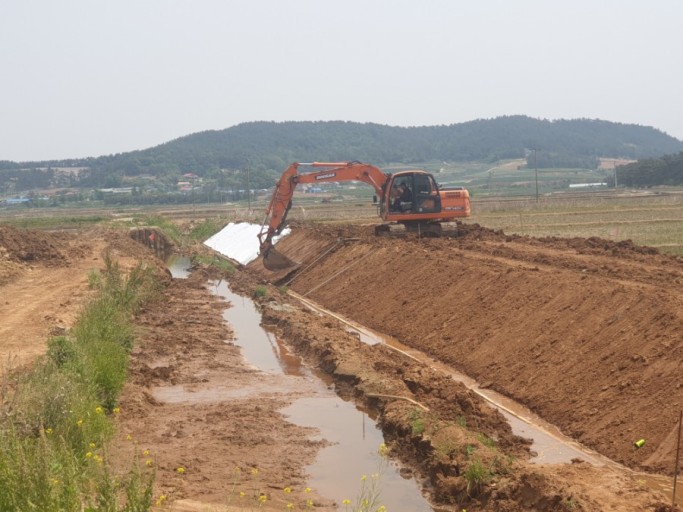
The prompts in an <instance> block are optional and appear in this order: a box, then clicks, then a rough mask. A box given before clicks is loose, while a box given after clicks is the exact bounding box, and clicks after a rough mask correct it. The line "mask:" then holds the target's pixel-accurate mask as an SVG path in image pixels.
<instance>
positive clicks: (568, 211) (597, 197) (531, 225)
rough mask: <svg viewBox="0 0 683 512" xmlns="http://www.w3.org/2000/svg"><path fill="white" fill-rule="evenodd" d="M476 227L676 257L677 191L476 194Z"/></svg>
mask: <svg viewBox="0 0 683 512" xmlns="http://www.w3.org/2000/svg"><path fill="white" fill-rule="evenodd" d="M265 208H266V203H265V201H258V202H252V204H251V209H250V210H249V209H248V208H247V207H246V205H244V204H240V205H225V204H217V203H214V204H203V205H196V206H195V207H193V206H190V205H185V206H182V207H155V208H140V207H136V208H119V209H115V210H112V209H101V210H100V209H82V210H66V211H65V210H60V209H56V210H50V209H32V210H17V211H9V210H5V211H3V212H0V222H7V223H11V224H14V225H16V226H20V227H31V228H39V229H64V228H67V229H73V228H79V227H85V226H87V225H89V224H96V223H100V222H105V223H111V224H112V225H118V226H130V225H134V224H139V223H140V222H143V223H144V222H145V219H147V218H149V217H150V216H160V217H165V218H169V219H171V218H172V219H187V220H189V219H196V218H213V219H216V220H217V222H218V223H220V222H223V223H227V222H231V221H243V220H249V221H251V222H256V223H260V222H263V220H264V213H265ZM472 212H473V213H472V217H470V218H469V219H467V220H466V222H476V223H478V224H481V225H482V226H485V227H488V228H491V229H502V230H503V231H504V232H505V233H509V234H513V233H514V234H521V235H529V236H534V237H542V236H559V237H591V236H596V237H600V238H605V239H608V240H627V239H630V240H632V241H633V242H634V243H636V244H639V245H649V246H653V247H657V248H659V249H660V250H661V251H662V252H668V253H673V254H683V191H676V190H672V191H669V192H667V193H658V194H653V193H648V192H641V193H628V192H623V191H622V192H620V193H615V192H614V191H609V192H607V193H576V194H572V193H568V194H556V195H548V196H544V195H541V196H540V197H539V200H538V201H536V198H535V196H533V195H532V196H523V197H510V196H500V197H491V196H484V197H481V196H476V197H474V198H473V201H472ZM288 218H289V219H290V220H300V221H312V222H344V221H357V222H364V223H377V222H379V218H378V216H377V208H376V206H375V205H373V204H372V202H371V199H370V198H368V197H358V198H351V197H348V196H347V197H346V198H345V199H344V200H343V201H341V202H337V201H334V202H331V203H321V202H320V198H312V197H304V196H301V197H297V198H295V200H294V206H293V207H292V209H291V211H290V213H289V215H288Z"/></svg>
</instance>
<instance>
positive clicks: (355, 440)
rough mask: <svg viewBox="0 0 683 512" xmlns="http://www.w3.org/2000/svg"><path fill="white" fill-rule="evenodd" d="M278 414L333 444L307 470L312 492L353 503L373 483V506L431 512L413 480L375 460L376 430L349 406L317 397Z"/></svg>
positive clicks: (378, 435)
mask: <svg viewBox="0 0 683 512" xmlns="http://www.w3.org/2000/svg"><path fill="white" fill-rule="evenodd" d="M282 412H283V413H284V414H285V415H286V416H287V417H288V418H289V420H290V421H292V422H293V423H295V424H297V425H302V426H311V425H315V426H316V427H317V428H318V429H320V439H326V440H328V441H331V442H333V443H335V444H333V445H332V446H328V447H326V448H324V449H323V450H321V451H320V453H319V455H318V459H317V460H316V462H314V463H313V464H312V465H311V466H309V467H308V468H307V472H308V474H309V481H310V482H311V485H312V486H315V489H316V491H317V492H319V493H321V494H323V495H324V496H328V497H334V499H336V500H337V501H338V502H339V503H341V502H342V500H344V499H349V500H351V502H352V503H355V501H356V497H357V496H358V494H359V493H360V492H361V488H362V486H363V485H365V486H366V488H368V487H369V486H371V485H372V483H373V481H374V482H376V483H377V484H378V489H379V491H380V497H379V503H381V504H382V505H384V506H385V507H386V508H387V510H410V511H411V512H430V511H431V510H432V508H431V507H430V506H429V504H428V502H427V501H426V500H425V499H424V498H423V497H422V495H421V494H420V491H419V489H418V485H417V482H415V480H413V479H412V478H410V477H408V479H404V478H403V477H402V476H401V474H400V472H399V468H398V467H397V466H395V465H394V464H392V463H391V462H387V461H386V460H384V461H383V459H382V458H381V457H380V456H379V454H378V449H379V447H380V445H381V444H382V443H383V442H384V438H383V436H382V432H381V431H380V430H378V429H377V428H376V427H375V422H374V421H373V420H372V419H370V418H369V417H368V415H367V414H366V413H365V412H363V411H361V410H358V409H357V408H356V406H355V405H354V404H352V403H350V402H344V401H343V400H341V399H340V398H339V397H337V396H336V395H334V397H331V396H320V397H313V398H303V399H300V400H297V401H296V402H295V403H294V404H292V405H291V406H289V407H287V408H285V409H283V410H282ZM363 476H365V477H366V479H365V481H364V482H363V481H362V480H361V479H362V478H363Z"/></svg>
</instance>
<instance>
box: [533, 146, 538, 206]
mask: <svg viewBox="0 0 683 512" xmlns="http://www.w3.org/2000/svg"><path fill="white" fill-rule="evenodd" d="M534 169H535V171H536V202H537V203H538V165H536V149H534Z"/></svg>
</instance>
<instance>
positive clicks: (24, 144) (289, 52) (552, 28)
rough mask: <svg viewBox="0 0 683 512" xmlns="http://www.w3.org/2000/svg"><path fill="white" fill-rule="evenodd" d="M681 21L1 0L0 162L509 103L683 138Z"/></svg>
mask: <svg viewBox="0 0 683 512" xmlns="http://www.w3.org/2000/svg"><path fill="white" fill-rule="evenodd" d="M682 23H683V1H682V0H649V1H646V0H498V1H496V0H467V1H465V0H413V1H407V0H343V1H341V0H339V1H337V0H183V1H181V0H113V1H112V0H109V1H105V0H60V1H57V0H0V160H15V161H27V160H46V159H60V158H80V157H87V156H100V155H107V154H113V153H121V152H126V151H131V150H135V149H145V148H148V147H151V146H156V145H158V144H161V143H164V142H167V141H169V140H172V139H175V138H178V137H182V136H184V135H188V134H190V133H195V132H198V131H203V130H210V129H223V128H228V127H230V126H234V125H236V124H239V123H242V122H246V121H289V120H324V121H326V120H347V121H360V122H375V123H382V124H389V125H396V126H421V125H435V124H452V123H460V122H464V121H470V120H473V119H480V118H492V117H497V116H500V115H512V114H525V115H529V116H532V117H538V118H546V119H560V118H562V119H570V118H572V119H573V118H579V117H584V118H592V119H604V120H608V121H616V122H622V123H637V124H641V125H645V126H653V127H655V128H658V129H660V130H663V131H665V132H667V133H668V134H670V135H673V136H674V137H676V138H678V139H683V98H682V96H683V65H681V59H682V57H681V50H683V29H682V28H681V26H682V25H681V24H682ZM349 158H352V156H350V157H349Z"/></svg>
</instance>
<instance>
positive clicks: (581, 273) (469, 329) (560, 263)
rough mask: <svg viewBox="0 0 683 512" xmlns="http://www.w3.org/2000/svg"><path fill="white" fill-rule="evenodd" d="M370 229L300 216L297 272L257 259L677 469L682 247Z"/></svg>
mask: <svg viewBox="0 0 683 512" xmlns="http://www.w3.org/2000/svg"><path fill="white" fill-rule="evenodd" d="M371 229H372V228H371V227H362V226H351V225H344V226H335V227H329V226H306V225H299V226H295V227H294V229H293V232H292V234H291V235H290V236H288V237H287V238H285V239H283V240H282V241H281V242H280V243H279V244H278V250H279V251H280V252H282V253H283V254H285V255H287V256H290V257H292V258H293V259H294V260H296V261H298V262H301V266H300V267H299V268H298V269H297V270H296V271H295V272H292V273H289V274H287V275H283V274H281V275H273V274H272V273H270V272H268V271H267V270H265V269H263V267H262V265H261V264H260V262H259V261H256V262H253V263H251V264H250V266H249V268H250V270H251V271H252V272H253V273H255V274H256V275H258V276H260V277H261V278H262V279H269V280H271V281H272V282H275V283H277V284H279V285H282V284H287V285H288V286H289V287H291V289H293V290H294V291H296V292H297V293H298V294H300V295H302V296H304V297H307V298H310V299H312V300H314V301H315V302H317V303H318V304H321V305H322V306H324V307H325V308H327V309H329V310H332V311H335V312H338V313H340V314H342V315H344V316H346V317H347V318H350V319H352V320H354V321H356V322H358V323H360V324H363V325H366V326H368V327H370V328H372V329H375V330H377V331H379V332H382V333H386V334H387V335H390V336H392V337H395V338H397V339H398V340H399V341H401V342H402V343H404V344H405V345H407V346H409V347H413V348H415V349H417V350H420V351H422V352H425V353H427V354H429V355H431V356H432V357H434V358H435V359H437V360H439V361H441V362H444V363H446V364H448V365H450V366H452V367H454V368H455V369H457V370H459V371H462V372H463V373H465V374H467V375H470V376H471V377H473V378H475V379H476V380H477V381H478V382H480V383H481V384H482V385H483V386H485V387H490V388H492V389H494V390H495V391H498V392H500V393H502V394H504V395H506V396H509V397H511V398H513V399H515V400H516V401H518V402H520V403H522V404H524V405H526V406H527V407H529V408H530V409H531V410H532V411H533V412H535V413H537V414H539V415H540V416H541V417H542V418H544V419H545V420H547V421H549V422H550V423H552V424H554V425H556V426H558V427H559V428H560V429H561V430H562V431H563V432H564V433H565V434H567V435H569V436H571V437H573V438H575V439H577V440H578V441H580V442H581V443H582V444H584V445H586V446H588V447H590V448H592V449H594V450H596V451H598V452H599V453H602V454H604V455H606V456H608V457H609V458H611V459H613V460H616V461H618V462H620V463H622V464H625V465H628V466H630V467H632V468H637V469H640V470H647V471H653V472H665V473H669V474H671V473H672V472H673V467H674V456H675V434H676V430H677V428H676V427H677V420H678V415H679V411H680V409H681V408H683V380H682V379H681V375H682V374H681V371H680V369H681V364H682V363H681V361H682V360H683V346H682V345H681V343H680V341H681V338H680V333H681V332H683V259H681V258H676V257H670V256H665V255H661V254H659V253H658V252H657V251H656V250H655V249H651V248H645V247H638V246H634V245H633V244H631V243H630V242H610V241H606V240H600V239H595V238H591V239H555V238H546V239H533V238H528V237H520V236H506V235H505V234H504V233H502V232H494V231H491V230H488V229H485V228H481V227H480V226H477V225H467V224H462V225H461V226H460V231H459V236H453V237H443V238H440V239H418V238H417V237H415V236H405V237H403V238H383V237H375V236H374V235H373V234H372V231H371ZM309 249H312V250H309ZM322 253H325V254H324V256H323V257H322V258H321V257H320V255H321V254H322ZM643 438H644V439H645V440H646V444H645V446H643V447H642V448H640V449H637V448H635V447H634V444H633V443H634V442H635V441H636V440H639V439H643Z"/></svg>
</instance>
